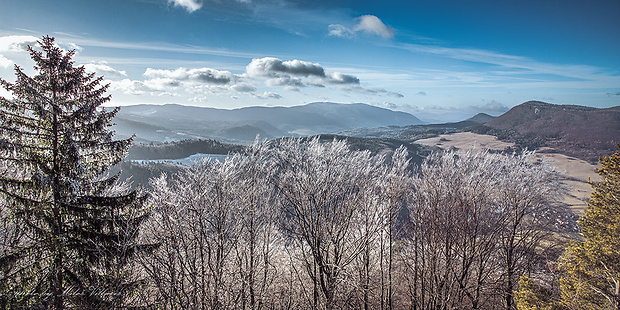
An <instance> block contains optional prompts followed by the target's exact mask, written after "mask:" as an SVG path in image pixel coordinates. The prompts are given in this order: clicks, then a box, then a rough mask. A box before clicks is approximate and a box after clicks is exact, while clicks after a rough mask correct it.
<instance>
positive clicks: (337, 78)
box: [328, 72, 360, 84]
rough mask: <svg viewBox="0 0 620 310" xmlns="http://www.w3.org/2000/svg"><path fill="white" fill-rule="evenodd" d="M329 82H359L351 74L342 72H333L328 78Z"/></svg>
mask: <svg viewBox="0 0 620 310" xmlns="http://www.w3.org/2000/svg"><path fill="white" fill-rule="evenodd" d="M328 82H329V83H333V84H359V83H360V79H358V78H357V77H355V76H353V75H349V74H342V73H340V72H334V73H333V74H332V75H331V76H330V77H329V79H328Z"/></svg>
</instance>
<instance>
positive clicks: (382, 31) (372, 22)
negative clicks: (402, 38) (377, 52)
mask: <svg viewBox="0 0 620 310" xmlns="http://www.w3.org/2000/svg"><path fill="white" fill-rule="evenodd" d="M353 30H354V31H364V32H367V33H371V34H376V35H380V36H382V37H384V38H392V37H394V28H392V27H388V26H386V25H385V24H384V23H383V22H382V21H381V20H380V19H379V17H377V16H374V15H363V16H360V17H359V22H358V23H357V25H355V27H353Z"/></svg>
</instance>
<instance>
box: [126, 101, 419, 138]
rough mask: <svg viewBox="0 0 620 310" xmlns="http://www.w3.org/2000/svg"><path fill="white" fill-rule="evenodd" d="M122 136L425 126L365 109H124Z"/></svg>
mask: <svg viewBox="0 0 620 310" xmlns="http://www.w3.org/2000/svg"><path fill="white" fill-rule="evenodd" d="M114 122H115V123H116V126H115V127H114V130H116V132H117V134H118V135H119V136H130V135H132V134H134V133H135V134H136V136H137V140H138V141H142V142H164V141H178V140H185V139H220V140H226V141H235V142H249V141H253V140H254V137H256V135H257V134H259V135H260V137H261V138H267V139H272V138H278V137H283V136H297V135H299V136H305V135H313V134H321V133H337V132H340V131H343V130H349V129H354V128H362V127H382V126H405V125H415V124H421V123H422V121H420V120H419V119H418V118H416V117H415V116H413V115H411V114H408V113H405V112H397V111H392V110H388V109H384V108H380V107H375V106H371V105H367V104H362V103H355V104H339V103H329V102H317V103H310V104H306V105H302V106H294V107H247V108H241V109H234V110H225V109H214V108H202V107H191V106H182V105H175V104H170V105H162V106H159V105H135V106H125V107H122V108H121V110H120V112H119V113H118V114H117V116H116V117H115V118H114Z"/></svg>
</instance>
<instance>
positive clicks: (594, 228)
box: [560, 146, 620, 310]
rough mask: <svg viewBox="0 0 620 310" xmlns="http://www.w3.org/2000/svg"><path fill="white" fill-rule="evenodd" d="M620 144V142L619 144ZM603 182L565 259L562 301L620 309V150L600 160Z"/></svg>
mask: <svg viewBox="0 0 620 310" xmlns="http://www.w3.org/2000/svg"><path fill="white" fill-rule="evenodd" d="M619 147H620V146H619ZM599 162H600V164H601V168H600V169H598V174H599V175H600V176H601V178H602V181H601V182H591V185H592V188H593V189H594V191H593V192H592V195H591V198H590V202H589V204H588V207H587V209H586V211H585V217H582V218H580V219H579V226H581V233H582V235H583V238H584V240H583V241H578V242H573V243H571V244H570V245H569V247H568V249H567V251H566V253H565V256H564V258H563V261H562V263H563V264H562V267H563V268H562V269H563V271H564V277H563V278H562V279H560V285H561V290H562V296H561V297H562V303H563V304H564V305H565V306H567V307H568V308H570V309H618V310H620V151H616V152H614V153H613V154H612V155H611V156H609V157H602V158H600V160H599Z"/></svg>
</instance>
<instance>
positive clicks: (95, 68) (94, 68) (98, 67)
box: [84, 62, 127, 77]
mask: <svg viewBox="0 0 620 310" xmlns="http://www.w3.org/2000/svg"><path fill="white" fill-rule="evenodd" d="M84 68H85V69H86V71H87V72H95V73H96V74H101V75H104V76H108V77H111V76H113V77H123V76H127V72H125V71H124V70H116V69H114V68H112V67H110V66H108V65H107V64H106V63H105V62H99V63H90V64H85V65H84Z"/></svg>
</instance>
